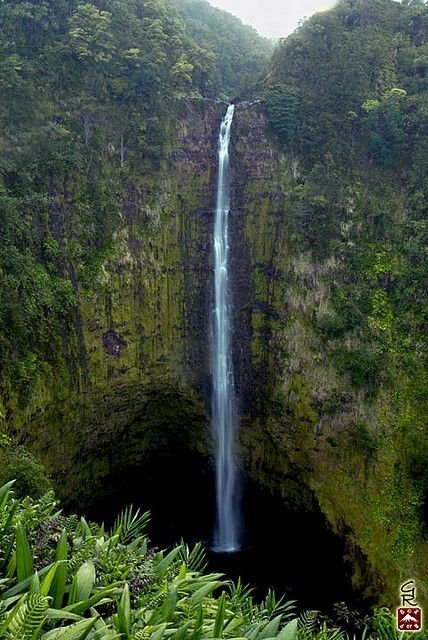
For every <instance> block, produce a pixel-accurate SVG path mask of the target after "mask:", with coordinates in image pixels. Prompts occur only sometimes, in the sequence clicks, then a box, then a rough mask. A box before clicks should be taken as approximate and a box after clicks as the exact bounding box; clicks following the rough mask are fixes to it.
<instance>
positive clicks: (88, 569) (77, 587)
mask: <svg viewBox="0 0 428 640" xmlns="http://www.w3.org/2000/svg"><path fill="white" fill-rule="evenodd" d="M94 584H95V567H94V564H93V562H90V561H88V562H85V563H84V564H82V566H81V567H80V569H79V570H78V572H77V573H76V575H75V576H74V578H73V582H72V584H71V589H70V595H69V598H68V604H69V605H71V604H75V603H77V602H81V601H83V600H87V599H88V598H89V596H90V595H91V592H92V589H93V587H94Z"/></svg>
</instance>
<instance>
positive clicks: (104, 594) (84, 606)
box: [64, 586, 116, 615]
mask: <svg viewBox="0 0 428 640" xmlns="http://www.w3.org/2000/svg"><path fill="white" fill-rule="evenodd" d="M115 592H116V587H113V586H111V587H105V588H104V589H100V591H97V593H94V595H93V596H91V597H90V598H88V599H87V600H81V601H79V602H75V603H74V604H71V605H68V606H66V607H64V610H65V611H71V612H72V613H77V614H79V615H80V614H82V613H84V612H85V611H87V610H88V609H90V608H91V607H93V606H95V605H96V604H103V603H106V602H110V599H109V596H111V595H113V594H114V593H115Z"/></svg>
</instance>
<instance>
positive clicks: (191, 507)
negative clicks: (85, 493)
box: [85, 441, 363, 612]
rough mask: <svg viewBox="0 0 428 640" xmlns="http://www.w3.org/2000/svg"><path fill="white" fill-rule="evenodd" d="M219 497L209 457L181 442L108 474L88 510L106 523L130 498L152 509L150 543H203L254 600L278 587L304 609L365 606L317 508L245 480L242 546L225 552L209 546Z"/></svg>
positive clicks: (214, 565) (214, 563)
mask: <svg viewBox="0 0 428 640" xmlns="http://www.w3.org/2000/svg"><path fill="white" fill-rule="evenodd" d="M214 501H215V496H214V473H213V469H212V466H211V464H210V461H209V459H207V457H205V456H204V455H202V454H198V453H195V451H189V450H188V449H186V448H185V446H184V445H183V441H176V442H174V443H169V445H168V447H165V448H162V450H156V451H154V452H153V453H152V454H151V455H150V456H149V457H146V458H145V459H143V460H142V461H141V463H140V464H133V465H131V466H128V467H127V466H125V467H122V468H120V469H117V470H116V471H115V472H113V473H111V474H110V475H109V476H108V477H107V478H106V479H105V480H104V482H103V485H102V489H101V490H99V491H97V492H96V493H94V494H93V495H92V496H91V500H90V502H88V503H87V508H86V509H85V511H86V514H87V515H88V516H89V517H91V518H94V519H96V520H98V521H104V522H106V524H109V523H111V522H112V521H113V519H114V517H115V515H116V514H117V512H118V511H120V509H122V508H123V507H125V506H127V505H129V504H134V505H135V506H139V507H141V508H142V509H143V510H149V511H151V523H150V527H149V536H150V539H151V542H152V544H153V545H155V546H156V547H160V548H166V547H169V546H171V545H173V544H174V543H176V542H179V541H180V539H181V538H183V539H184V540H185V541H186V542H187V543H188V544H193V543H195V542H198V541H203V542H204V544H205V545H206V547H207V555H208V561H209V566H208V568H209V570H212V571H220V572H224V573H225V574H226V575H227V576H228V577H230V578H232V579H235V580H236V579H237V578H238V577H241V578H242V581H243V583H244V584H250V585H251V586H252V587H254V596H255V598H256V599H260V598H262V597H264V596H265V595H266V593H267V590H268V589H269V588H274V589H275V591H276V593H277V594H285V596H286V597H287V599H293V600H297V601H298V604H299V606H301V607H305V608H306V607H309V608H315V609H321V610H323V611H328V612H329V611H331V610H332V607H333V604H334V603H336V602H342V601H345V602H346V603H347V604H348V605H350V606H352V607H356V608H359V607H361V606H362V605H363V603H362V601H361V599H360V598H359V597H358V594H356V593H355V592H353V590H352V587H351V583H350V578H349V576H350V575H351V567H350V566H347V563H346V561H345V560H344V556H345V554H346V549H345V542H344V541H343V540H342V539H340V538H339V537H338V536H336V535H335V534H334V533H333V532H332V531H331V530H330V528H329V526H328V524H327V522H326V519H325V517H324V516H323V514H322V513H321V512H320V511H319V510H318V511H316V510H313V511H308V510H305V508H303V507H302V509H301V510H299V509H297V510H296V509H294V510H291V509H289V508H288V507H287V504H286V503H285V501H284V500H283V499H282V498H281V497H280V496H279V495H272V494H271V493H270V492H269V491H268V490H266V489H264V488H263V487H261V486H259V485H257V484H256V483H254V482H252V481H251V480H249V479H247V480H245V481H244V482H243V490H242V511H243V530H242V533H243V547H242V551H241V552H240V553H237V554H233V555H221V554H215V553H213V552H212V551H210V544H211V535H212V529H213V521H214V513H215V504H214Z"/></svg>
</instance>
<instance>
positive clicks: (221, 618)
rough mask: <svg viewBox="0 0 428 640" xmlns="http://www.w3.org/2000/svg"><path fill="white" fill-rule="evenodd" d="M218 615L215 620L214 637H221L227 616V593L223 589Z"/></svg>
mask: <svg viewBox="0 0 428 640" xmlns="http://www.w3.org/2000/svg"><path fill="white" fill-rule="evenodd" d="M217 607H218V608H217V615H216V617H215V622H214V630H213V638H221V636H222V634H223V629H224V622H225V616H226V594H225V592H224V591H223V593H222V594H221V597H220V599H219V601H218V605H217Z"/></svg>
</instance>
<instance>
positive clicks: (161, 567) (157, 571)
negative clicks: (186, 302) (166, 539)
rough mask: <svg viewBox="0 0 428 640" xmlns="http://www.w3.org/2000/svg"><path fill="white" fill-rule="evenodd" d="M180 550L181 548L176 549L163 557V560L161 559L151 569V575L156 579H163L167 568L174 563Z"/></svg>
mask: <svg viewBox="0 0 428 640" xmlns="http://www.w3.org/2000/svg"><path fill="white" fill-rule="evenodd" d="M180 550H181V547H176V548H175V549H173V550H172V551H170V552H169V553H168V555H166V556H165V558H162V560H161V561H160V562H158V563H157V564H156V565H155V566H154V567H153V573H154V575H155V576H156V578H159V579H162V578H163V576H164V575H165V573H166V571H167V569H168V567H169V566H170V565H171V564H172V563H173V562H174V560H175V558H176V557H177V556H178V554H179V553H180Z"/></svg>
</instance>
